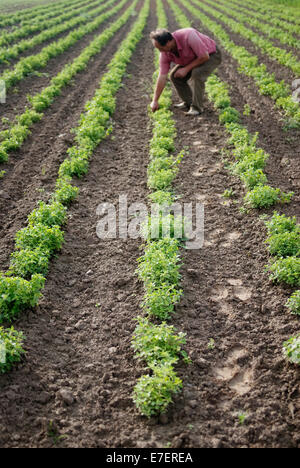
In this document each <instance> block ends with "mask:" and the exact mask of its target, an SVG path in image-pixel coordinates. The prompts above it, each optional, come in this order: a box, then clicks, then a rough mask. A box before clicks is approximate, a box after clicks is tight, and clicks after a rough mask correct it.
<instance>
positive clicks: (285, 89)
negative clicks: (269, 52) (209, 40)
mask: <svg viewBox="0 0 300 468" xmlns="http://www.w3.org/2000/svg"><path fill="white" fill-rule="evenodd" d="M168 2H169V4H170V5H171V7H172V5H173V0H172V1H171V0H168ZM180 2H181V3H182V4H183V5H184V6H185V8H186V9H187V10H189V11H190V12H191V13H192V15H193V16H194V17H195V18H197V19H199V20H200V21H201V22H202V23H203V25H204V26H205V27H206V28H208V29H209V30H210V31H212V32H213V34H214V35H215V37H216V38H217V40H218V41H219V42H220V43H221V44H222V46H223V47H224V48H225V49H226V50H227V51H228V53H229V54H230V55H231V56H232V57H233V58H234V59H235V60H236V61H237V62H238V64H239V68H238V71H239V72H240V73H242V74H244V75H246V76H250V77H251V78H253V79H254V81H255V83H256V85H257V86H258V90H259V92H260V93H261V94H262V95H266V96H269V97H270V98H271V99H272V100H274V101H275V107H276V108H278V109H281V110H282V111H283V112H284V118H285V126H286V127H288V128H298V127H299V126H300V106H299V104H298V103H296V102H294V101H293V100H292V97H291V88H290V86H288V85H287V84H285V83H284V82H283V81H281V82H280V83H277V82H276V80H275V77H274V74H273V73H272V74H271V73H269V72H268V71H267V67H266V65H265V64H260V65H258V58H257V57H256V56H255V55H252V54H251V53H249V52H248V51H247V49H246V48H245V47H242V46H237V45H236V44H235V43H234V42H233V41H232V40H231V39H230V36H229V35H228V34H227V33H226V32H225V31H224V28H222V26H221V25H220V24H218V23H216V22H215V21H213V20H211V19H210V18H209V17H208V16H207V15H205V14H204V13H202V12H201V11H200V10H199V9H197V8H195V7H194V6H192V5H191V3H188V2H187V1H186V0H180Z"/></svg>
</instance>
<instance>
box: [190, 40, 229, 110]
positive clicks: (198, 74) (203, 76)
mask: <svg viewBox="0 0 300 468" xmlns="http://www.w3.org/2000/svg"><path fill="white" fill-rule="evenodd" d="M221 62H222V57H221V52H220V50H219V49H218V48H217V51H216V53H215V54H213V55H211V56H210V58H209V60H208V61H207V62H205V63H203V65H200V66H199V67H196V68H194V69H193V70H192V73H191V85H192V106H193V108H195V109H197V110H199V111H201V110H202V108H203V100H204V91H205V82H206V80H207V78H208V77H209V75H210V74H211V73H212V72H213V71H214V70H215V69H216V68H217V67H218V65H220V63H221Z"/></svg>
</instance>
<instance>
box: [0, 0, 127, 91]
mask: <svg viewBox="0 0 300 468" xmlns="http://www.w3.org/2000/svg"><path fill="white" fill-rule="evenodd" d="M115 2H116V0H109V1H108V2H106V4H104V5H101V6H100V7H99V8H98V9H97V10H98V13H100V12H101V11H103V10H104V9H105V8H107V7H109V6H110V5H113V4H114V3H115ZM119 9H120V8H119V5H117V6H116V7H114V8H113V9H112V10H110V11H108V12H106V13H102V14H101V15H100V16H98V17H97V18H96V19H95V20H94V21H92V22H89V21H90V20H89V19H88V20H86V19H85V20H84V21H85V22H88V24H84V25H83V26H80V27H79V28H77V29H75V30H74V31H71V32H70V33H69V34H68V35H67V36H66V37H64V38H62V39H59V40H58V41H55V42H52V43H51V44H49V45H48V46H46V47H44V48H43V49H42V50H41V51H40V52H39V53H38V54H36V55H30V56H28V57H25V58H23V59H21V60H19V62H18V63H17V64H16V65H15V66H14V67H13V68H12V69H11V70H5V71H4V72H3V73H2V74H1V75H0V80H2V81H4V83H5V87H6V90H7V91H8V90H9V89H10V88H11V87H12V86H14V85H15V84H16V83H18V82H19V81H21V80H22V79H23V78H25V77H26V76H28V75H30V74H31V73H33V72H35V71H36V70H40V69H42V68H44V67H45V66H46V65H47V63H48V62H49V60H50V59H52V58H54V57H57V56H58V55H61V54H63V53H64V52H66V50H68V49H69V48H70V47H71V46H73V45H74V44H75V43H76V42H78V41H79V40H80V39H82V38H83V37H84V36H86V35H87V34H89V33H92V32H93V31H94V30H95V29H97V28H98V27H99V26H100V25H101V24H102V23H103V22H104V21H105V20H106V19H108V18H110V17H111V16H112V14H114V13H115V12H116V11H119Z"/></svg>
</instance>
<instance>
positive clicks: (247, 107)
mask: <svg viewBox="0 0 300 468" xmlns="http://www.w3.org/2000/svg"><path fill="white" fill-rule="evenodd" d="M250 114H251V107H250V106H249V104H245V105H244V111H243V115H246V116H249V115H250Z"/></svg>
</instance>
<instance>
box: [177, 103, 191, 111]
mask: <svg viewBox="0 0 300 468" xmlns="http://www.w3.org/2000/svg"><path fill="white" fill-rule="evenodd" d="M174 107H176V109H185V110H189V108H190V106H189V105H188V104H187V103H186V102H181V103H180V104H174Z"/></svg>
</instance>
